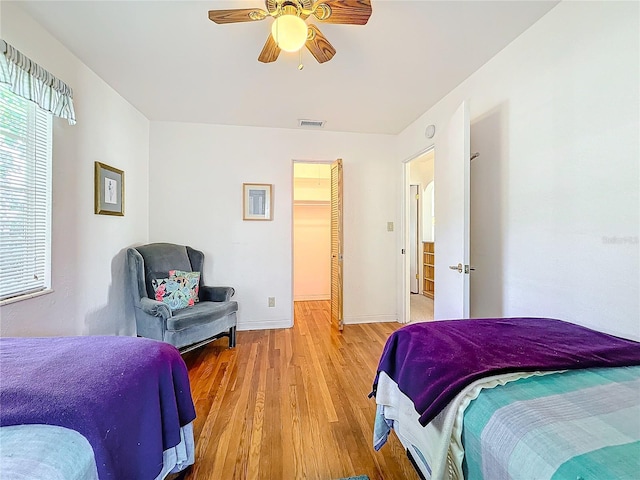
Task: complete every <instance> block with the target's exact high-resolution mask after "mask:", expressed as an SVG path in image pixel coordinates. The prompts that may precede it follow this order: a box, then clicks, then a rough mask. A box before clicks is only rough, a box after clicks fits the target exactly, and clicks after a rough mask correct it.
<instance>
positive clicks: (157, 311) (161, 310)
mask: <svg viewBox="0 0 640 480" xmlns="http://www.w3.org/2000/svg"><path fill="white" fill-rule="evenodd" d="M140 308H141V309H142V311H143V312H144V313H146V314H148V315H153V316H154V317H160V318H164V319H167V318H171V316H172V315H171V309H170V308H169V305H167V304H166V303H162V302H159V301H157V300H153V299H151V298H147V297H143V298H141V299H140Z"/></svg>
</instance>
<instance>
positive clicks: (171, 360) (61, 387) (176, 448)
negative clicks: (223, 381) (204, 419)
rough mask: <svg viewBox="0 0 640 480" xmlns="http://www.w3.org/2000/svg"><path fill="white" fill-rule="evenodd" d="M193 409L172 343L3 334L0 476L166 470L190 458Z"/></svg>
mask: <svg viewBox="0 0 640 480" xmlns="http://www.w3.org/2000/svg"><path fill="white" fill-rule="evenodd" d="M194 418H195V409H194V405H193V401H192V398H191V391H190V387H189V378H188V372H187V368H186V365H185V363H184V361H183V360H182V358H181V356H180V354H179V352H178V350H177V349H176V348H175V347H173V346H171V345H169V344H167V343H164V342H158V341H155V340H149V339H143V338H133V337H113V336H112V337H106V336H105V337H102V336H85V337H59V338H0V427H1V428H0V478H12V479H22V478H25V479H37V478H47V479H56V478H60V479H65V480H71V479H73V480H76V479H77V480H89V479H90V480H93V479H95V478H100V479H101V480H102V479H118V480H119V479H139V480H144V479H149V480H153V479H162V478H165V477H166V476H167V475H168V474H169V473H176V472H179V471H181V470H183V469H184V468H186V467H187V466H189V465H191V464H193V461H194V442H193V429H192V422H193V420H194Z"/></svg>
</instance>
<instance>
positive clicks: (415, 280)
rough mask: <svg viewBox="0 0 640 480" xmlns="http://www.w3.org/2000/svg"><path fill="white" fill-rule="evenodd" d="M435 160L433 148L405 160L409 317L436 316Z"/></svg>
mask: <svg viewBox="0 0 640 480" xmlns="http://www.w3.org/2000/svg"><path fill="white" fill-rule="evenodd" d="M434 161H435V150H434V149H433V148H431V149H429V150H427V151H426V152H424V153H422V154H420V155H418V156H417V157H415V158H414V159H412V160H410V161H409V162H407V163H406V164H405V178H406V181H407V188H406V189H405V192H406V194H405V195H406V204H407V205H408V209H407V212H408V218H407V226H408V238H409V242H408V243H409V244H408V252H407V253H408V262H409V265H408V273H409V278H408V286H409V288H408V289H407V292H408V297H409V298H408V299H407V300H408V301H407V308H408V311H407V315H406V317H405V318H406V320H408V321H409V322H425V321H431V320H433V301H434V291H435V288H434V287H435V283H434V280H435V279H434V273H435V256H434V252H435V244H434V236H433V232H434V228H433V224H434V196H433V191H434V182H433V179H434Z"/></svg>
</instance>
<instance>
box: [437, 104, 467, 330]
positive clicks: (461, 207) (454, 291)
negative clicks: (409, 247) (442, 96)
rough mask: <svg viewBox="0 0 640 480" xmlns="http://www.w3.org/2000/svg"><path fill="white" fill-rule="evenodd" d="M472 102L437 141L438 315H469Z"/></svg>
mask: <svg viewBox="0 0 640 480" xmlns="http://www.w3.org/2000/svg"><path fill="white" fill-rule="evenodd" d="M469 156H470V125H469V104H468V102H467V101H465V102H463V103H462V105H460V106H459V107H458V109H457V110H456V112H455V113H454V114H453V116H452V117H451V119H450V120H449V123H448V125H447V126H446V127H445V130H444V131H443V132H442V134H441V136H440V138H439V139H438V141H437V142H436V161H435V168H434V178H435V180H434V184H435V187H434V188H435V298H434V306H433V308H434V318H435V319H445V318H469V270H468V269H469V177H470V175H469V170H470V161H469Z"/></svg>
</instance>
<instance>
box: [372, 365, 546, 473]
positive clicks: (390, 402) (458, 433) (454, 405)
mask: <svg viewBox="0 0 640 480" xmlns="http://www.w3.org/2000/svg"><path fill="white" fill-rule="evenodd" d="M550 373H556V372H516V373H508V374H503V375H495V376H492V377H487V378H483V379H480V380H477V381H475V382H473V383H472V384H470V385H469V386H467V387H466V388H465V389H464V390H462V391H461V392H460V393H459V394H458V395H457V396H456V397H455V398H454V399H453V400H452V401H451V402H450V403H449V405H447V407H446V408H445V409H444V410H442V411H441V412H440V413H439V414H438V416H437V417H436V418H434V419H433V421H431V422H430V423H429V424H427V425H426V426H424V427H423V426H422V425H421V424H420V422H419V421H418V419H419V417H420V415H419V414H418V412H416V410H415V407H414V405H413V402H412V401H411V400H410V399H409V397H407V396H406V395H405V394H404V393H402V392H401V391H400V389H399V388H398V385H397V384H396V383H395V382H394V381H393V380H392V379H391V378H390V377H389V376H388V375H387V374H386V373H385V372H380V375H379V378H378V387H377V390H376V403H377V405H378V412H377V413H378V415H380V416H381V417H382V418H381V419H377V420H376V421H377V425H380V424H381V422H385V420H386V421H387V422H385V423H387V424H388V423H392V427H393V430H394V432H395V433H396V435H397V437H398V439H399V440H400V442H401V443H402V445H403V446H404V447H405V448H406V449H407V450H409V451H410V452H411V455H412V457H413V459H414V460H415V463H416V464H417V466H418V468H419V469H420V471H421V473H422V475H423V476H424V478H426V479H428V480H463V479H464V475H463V473H462V461H463V459H464V448H463V446H462V426H463V416H464V410H465V409H466V408H467V406H468V405H469V403H470V402H471V401H472V400H473V399H475V398H476V397H477V396H478V395H479V393H480V391H481V390H482V389H483V388H493V387H495V386H497V385H504V384H505V383H508V382H512V381H515V380H518V379H521V378H527V377H531V376H534V375H548V374H550ZM377 433H379V429H378V428H376V433H374V436H377ZM380 443H381V442H380V438H374V445H376V444H377V445H380ZM382 443H384V442H382Z"/></svg>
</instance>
